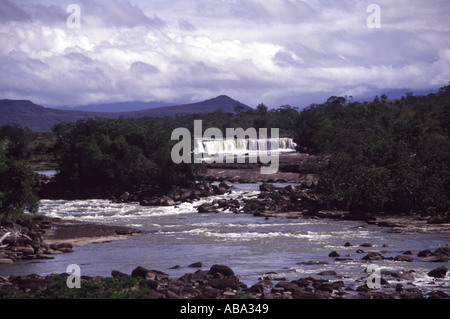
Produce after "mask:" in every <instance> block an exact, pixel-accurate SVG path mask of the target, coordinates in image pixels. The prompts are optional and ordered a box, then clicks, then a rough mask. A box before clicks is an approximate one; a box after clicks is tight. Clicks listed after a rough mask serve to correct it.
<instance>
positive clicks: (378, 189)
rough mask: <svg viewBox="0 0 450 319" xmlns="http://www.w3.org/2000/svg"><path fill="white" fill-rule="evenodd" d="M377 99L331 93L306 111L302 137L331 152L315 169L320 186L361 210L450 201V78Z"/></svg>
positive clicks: (439, 207) (419, 207)
mask: <svg viewBox="0 0 450 319" xmlns="http://www.w3.org/2000/svg"><path fill="white" fill-rule="evenodd" d="M386 98H387V97H385V96H382V99H379V98H378V97H376V98H375V100H374V101H373V102H372V103H358V102H353V103H347V104H346V101H345V99H344V100H342V99H336V98H335V97H333V98H330V99H329V100H328V101H327V102H326V103H325V104H322V105H314V106H311V107H309V108H307V109H306V110H304V111H303V112H301V113H300V114H299V122H298V123H299V125H298V128H299V129H298V131H297V140H298V141H299V142H300V143H301V145H303V146H305V147H306V148H307V149H308V150H309V151H310V152H312V153H316V154H323V155H328V156H326V157H325V156H324V157H323V158H322V162H321V163H314V165H311V166H310V167H309V169H313V170H315V171H316V173H317V174H318V176H319V178H320V183H319V189H318V191H319V192H320V193H321V194H322V196H323V198H325V199H327V200H328V201H329V202H330V203H332V204H334V206H335V207H337V208H340V209H349V210H351V211H353V212H381V211H384V212H385V213H405V212H406V213H407V212H410V211H416V212H420V211H423V210H426V209H428V210H430V209H431V210H434V211H437V212H442V211H448V209H449V207H450V202H449V190H450V140H449V128H450V86H447V87H443V88H441V89H440V91H439V93H437V94H430V95H428V96H426V97H423V96H417V97H416V96H413V95H412V94H411V93H408V94H407V95H406V96H405V97H402V99H400V100H396V101H387V100H386Z"/></svg>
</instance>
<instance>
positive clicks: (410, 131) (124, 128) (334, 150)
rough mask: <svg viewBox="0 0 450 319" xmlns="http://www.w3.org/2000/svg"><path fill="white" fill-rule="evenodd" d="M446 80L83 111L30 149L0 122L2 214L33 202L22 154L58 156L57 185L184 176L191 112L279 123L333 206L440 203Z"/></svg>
mask: <svg viewBox="0 0 450 319" xmlns="http://www.w3.org/2000/svg"><path fill="white" fill-rule="evenodd" d="M449 109H450V85H449V86H445V87H443V88H441V89H440V90H439V92H437V93H436V94H430V95H428V96H414V95H413V94H412V93H407V94H406V95H405V96H403V97H402V98H401V99H397V100H388V97H387V96H386V95H385V94H383V95H381V96H380V97H378V96H377V97H375V99H374V100H373V101H372V102H356V101H353V99H352V98H348V97H340V96H332V97H330V98H329V99H327V101H326V102H324V103H322V104H313V105H310V106H309V107H307V108H305V109H303V110H301V111H299V110H298V109H297V108H295V107H291V106H289V105H283V106H281V107H279V108H277V109H271V110H269V109H268V107H267V106H266V105H264V104H263V103H261V104H259V105H258V106H257V108H256V109H255V110H251V111H246V112H243V111H242V109H236V110H235V111H236V112H235V113H225V112H222V111H216V112H214V113H210V114H196V115H183V116H174V117H166V118H140V119H118V120H106V119H89V120H81V121H78V122H75V123H61V124H58V125H56V126H55V127H54V128H53V134H54V136H55V139H56V143H55V144H54V145H52V146H51V147H44V145H41V144H40V145H38V146H36V147H35V149H30V140H31V137H30V136H31V135H30V134H31V132H30V131H29V130H27V129H22V128H18V127H15V126H11V125H6V126H3V127H1V128H0V146H1V147H0V213H3V214H11V213H14V212H19V211H23V210H29V211H32V212H34V211H36V209H37V205H38V201H39V199H38V198H37V197H36V195H35V194H34V193H33V182H34V175H33V171H32V170H31V169H30V168H29V166H28V165H27V159H29V155H30V153H33V152H38V151H43V150H44V151H45V152H49V153H51V154H52V156H54V157H56V158H58V166H59V168H58V170H59V174H58V175H57V177H56V183H57V185H58V187H61V188H64V189H66V190H68V191H73V192H76V191H78V190H80V189H92V188H100V189H111V190H126V189H130V188H132V187H136V186H138V185H151V186H152V187H155V188H157V189H160V190H161V191H170V190H171V189H172V188H174V187H185V186H189V185H192V184H193V183H194V182H195V178H196V176H197V175H198V173H199V171H200V170H201V169H202V166H201V165H198V164H184V163H183V164H178V165H176V164H174V163H173V162H172V160H171V158H170V154H171V149H172V147H173V145H174V144H175V143H176V141H171V132H172V131H173V129H175V128H177V127H186V128H188V129H190V130H191V132H193V123H194V120H196V119H200V120H202V121H203V126H204V127H217V128H219V129H221V130H222V131H225V129H226V128H237V127H242V128H244V129H246V128H249V127H254V128H256V129H258V128H269V129H270V128H279V129H280V133H281V135H284V136H290V137H294V138H295V142H296V143H297V144H298V145H299V148H300V150H301V151H302V152H308V153H310V154H314V155H317V159H316V160H315V161H314V162H310V163H309V164H308V165H307V166H306V167H304V172H305V173H311V172H312V173H316V174H317V176H318V177H319V185H318V188H317V192H318V194H319V195H320V196H321V197H322V198H323V199H324V200H325V201H326V202H327V203H329V205H330V207H331V208H336V209H346V210H351V211H353V212H361V213H364V212H380V211H383V212H386V213H408V212H411V211H422V210H426V209H433V210H437V211H448V209H449V206H450V205H449V204H450V203H449V190H450V170H449V168H450V167H449V165H450V140H449V129H450V111H449Z"/></svg>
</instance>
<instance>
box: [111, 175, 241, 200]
mask: <svg viewBox="0 0 450 319" xmlns="http://www.w3.org/2000/svg"><path fill="white" fill-rule="evenodd" d="M232 188H233V184H232V183H230V182H229V181H222V182H220V183H219V184H218V185H217V184H211V183H209V182H198V183H196V184H195V186H194V187H193V188H191V189H189V188H181V189H179V190H177V191H172V192H171V193H167V194H164V195H155V192H154V190H150V189H145V188H143V189H140V190H138V191H134V192H131V193H130V192H125V193H123V194H121V195H120V196H119V197H111V198H110V199H111V200H112V201H114V202H139V203H140V205H141V206H174V205H176V204H177V203H180V202H193V201H196V200H199V199H201V198H203V197H208V196H212V195H223V194H226V193H227V192H229V191H230V190H231V189H232Z"/></svg>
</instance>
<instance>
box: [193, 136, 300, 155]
mask: <svg viewBox="0 0 450 319" xmlns="http://www.w3.org/2000/svg"><path fill="white" fill-rule="evenodd" d="M296 146H297V144H295V143H294V141H293V139H292V138H289V137H284V138H259V139H253V138H251V139H217V140H203V139H196V140H195V153H196V154H205V155H210V156H212V155H252V154H256V153H258V152H270V153H290V152H295V148H296Z"/></svg>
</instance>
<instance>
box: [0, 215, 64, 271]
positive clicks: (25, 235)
mask: <svg viewBox="0 0 450 319" xmlns="http://www.w3.org/2000/svg"><path fill="white" fill-rule="evenodd" d="M50 227H51V221H50V220H49V219H48V218H45V217H40V216H37V217H35V218H33V219H27V220H18V221H16V222H15V223H13V222H11V221H2V222H1V223H0V239H1V241H0V264H10V263H13V262H15V261H17V260H29V259H52V258H53V257H52V256H51V255H52V254H56V253H67V252H71V251H72V245H71V244H68V243H65V244H59V245H58V244H52V245H48V244H47V243H45V241H44V234H45V230H46V229H49V228H50Z"/></svg>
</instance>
